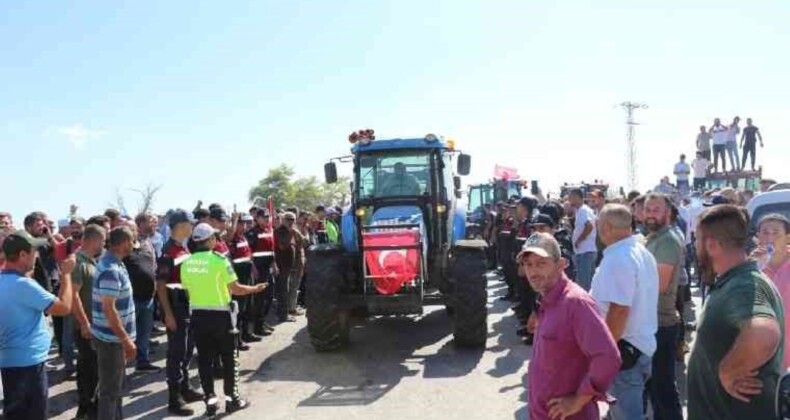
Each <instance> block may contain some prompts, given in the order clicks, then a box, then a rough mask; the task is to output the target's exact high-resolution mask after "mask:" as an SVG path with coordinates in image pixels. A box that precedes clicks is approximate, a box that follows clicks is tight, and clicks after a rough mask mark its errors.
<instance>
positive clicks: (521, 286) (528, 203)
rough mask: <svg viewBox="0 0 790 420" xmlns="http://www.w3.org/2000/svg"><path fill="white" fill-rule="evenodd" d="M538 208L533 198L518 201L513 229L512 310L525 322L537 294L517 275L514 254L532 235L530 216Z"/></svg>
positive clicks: (528, 339) (528, 342)
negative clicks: (514, 299) (515, 301)
mask: <svg viewBox="0 0 790 420" xmlns="http://www.w3.org/2000/svg"><path fill="white" fill-rule="evenodd" d="M537 206H538V200H537V199H535V198H534V197H522V198H520V199H519V201H518V204H517V205H516V220H517V225H516V228H515V229H514V235H515V239H514V243H515V247H514V254H513V256H512V260H513V262H512V264H513V265H512V270H513V271H515V272H516V276H517V278H516V279H515V281H514V284H515V289H516V294H517V295H518V305H517V306H516V307H515V308H513V310H514V311H515V312H516V315H517V316H518V318H519V319H520V320H522V321H526V319H527V318H529V315H530V314H531V313H532V310H533V309H534V307H535V298H536V297H537V294H536V293H535V291H534V290H533V289H532V287H530V285H529V282H528V281H527V279H526V277H524V276H523V275H521V273H518V266H517V265H516V259H515V257H516V254H518V253H519V252H520V250H521V248H522V246H523V245H524V243H526V241H527V238H529V237H530V235H532V225H531V222H532V214H533V212H534V211H535V208H536V207H537ZM525 343H526V344H528V345H531V344H532V337H531V336H527V339H526V342H525Z"/></svg>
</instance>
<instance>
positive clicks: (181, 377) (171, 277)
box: [156, 209, 203, 416]
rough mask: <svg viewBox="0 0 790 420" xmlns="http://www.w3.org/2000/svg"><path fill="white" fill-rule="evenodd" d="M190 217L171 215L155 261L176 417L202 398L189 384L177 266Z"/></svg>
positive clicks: (185, 303) (184, 304) (186, 324)
mask: <svg viewBox="0 0 790 420" xmlns="http://www.w3.org/2000/svg"><path fill="white" fill-rule="evenodd" d="M192 221H193V219H192V216H191V215H190V214H189V213H187V211H186V210H183V209H177V210H175V211H173V213H172V214H171V215H170V219H169V225H170V229H171V234H170V238H169V239H168V240H167V242H166V243H165V245H164V246H163V247H162V257H161V258H159V261H158V263H157V273H156V280H157V285H156V286H157V296H158V297H159V303H160V305H161V309H162V312H163V313H164V316H165V326H166V327H167V364H166V371H167V389H168V393H169V400H168V407H167V408H168V411H169V412H170V413H171V414H173V415H177V416H191V415H193V414H194V412H193V411H192V409H190V408H189V407H187V406H186V403H187V402H195V401H200V400H201V399H203V395H202V394H200V393H199V392H197V391H194V390H192V389H190V387H189V362H190V361H191V360H192V355H193V353H194V351H195V343H194V340H193V337H192V333H191V330H190V321H191V320H190V316H189V299H188V297H187V294H186V291H185V290H184V288H183V286H182V285H181V274H180V273H181V271H180V266H181V264H182V263H183V262H184V260H186V259H187V258H188V257H189V250H188V249H187V248H186V242H187V240H188V239H189V237H190V235H191V234H192Z"/></svg>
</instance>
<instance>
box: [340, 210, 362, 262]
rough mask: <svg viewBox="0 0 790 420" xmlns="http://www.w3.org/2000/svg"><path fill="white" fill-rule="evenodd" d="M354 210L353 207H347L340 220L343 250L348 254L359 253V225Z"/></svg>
mask: <svg viewBox="0 0 790 420" xmlns="http://www.w3.org/2000/svg"><path fill="white" fill-rule="evenodd" d="M355 217H356V216H355V215H354V210H353V208H352V207H347V208H346V209H345V211H343V216H342V218H341V219H340V232H341V236H342V239H343V249H344V250H345V251H346V252H352V253H353V252H359V244H358V243H357V239H358V238H357V223H356V220H355V219H354V218H355Z"/></svg>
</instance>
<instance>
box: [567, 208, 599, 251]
mask: <svg viewBox="0 0 790 420" xmlns="http://www.w3.org/2000/svg"><path fill="white" fill-rule="evenodd" d="M587 222H590V225H591V226H592V231H591V232H590V234H589V235H587V238H585V239H584V240H583V241H581V243H579V246H578V247H576V249H574V251H575V252H576V254H577V255H578V254H584V253H588V252H598V248H596V246H595V213H594V212H593V211H592V209H591V208H590V207H589V206H587V205H586V204H583V205H582V206H581V207H579V209H578V210H576V223H575V225H574V227H573V243H574V246H575V244H576V242H577V241H578V240H579V237H580V236H581V235H582V232H583V231H584V225H585V224H586V223H587Z"/></svg>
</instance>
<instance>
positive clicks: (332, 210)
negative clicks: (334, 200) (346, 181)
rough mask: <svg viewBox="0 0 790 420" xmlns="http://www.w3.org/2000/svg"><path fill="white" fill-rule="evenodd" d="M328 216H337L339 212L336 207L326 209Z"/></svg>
mask: <svg viewBox="0 0 790 420" xmlns="http://www.w3.org/2000/svg"><path fill="white" fill-rule="evenodd" d="M326 214H327V215H330V216H331V215H335V214H337V210H335V208H334V207H327V208H326Z"/></svg>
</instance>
